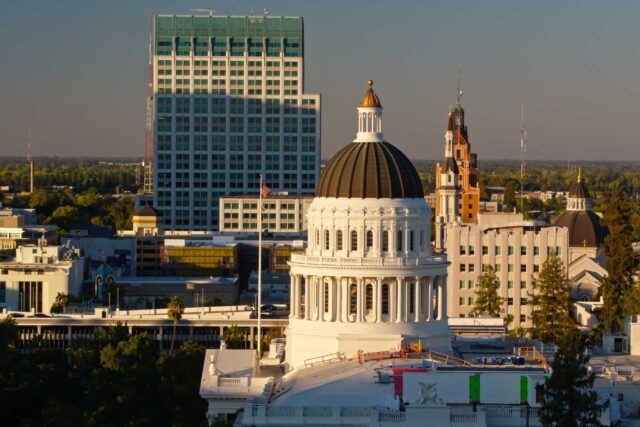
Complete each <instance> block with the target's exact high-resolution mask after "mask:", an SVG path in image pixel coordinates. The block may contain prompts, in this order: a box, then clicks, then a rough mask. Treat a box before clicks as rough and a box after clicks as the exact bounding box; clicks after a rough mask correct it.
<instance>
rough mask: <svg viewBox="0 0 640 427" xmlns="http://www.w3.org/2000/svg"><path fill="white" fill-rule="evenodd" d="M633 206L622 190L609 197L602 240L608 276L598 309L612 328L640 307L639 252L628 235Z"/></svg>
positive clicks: (616, 328) (621, 324)
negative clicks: (605, 228) (605, 231)
mask: <svg viewBox="0 0 640 427" xmlns="http://www.w3.org/2000/svg"><path fill="white" fill-rule="evenodd" d="M631 216H632V210H631V205H630V204H629V201H628V200H627V197H626V196H625V194H624V193H623V192H621V191H617V192H615V193H614V194H613V195H612V196H611V197H610V199H609V200H608V202H607V204H606V208H605V213H604V224H605V226H606V227H607V229H608V231H609V234H608V236H607V237H606V238H605V240H604V253H605V255H606V256H607V257H608V258H607V260H606V261H605V264H604V267H605V269H606V270H607V276H606V277H605V278H604V279H603V280H602V286H601V287H600V293H601V296H602V297H603V301H604V304H603V307H602V311H601V316H602V320H603V321H604V324H605V326H606V327H607V328H608V329H609V330H610V331H613V332H619V331H622V330H623V329H624V319H625V317H627V316H630V315H633V314H637V313H638V311H640V296H639V292H638V285H637V283H635V280H634V275H635V274H636V272H637V271H638V255H637V254H635V253H634V252H633V247H632V245H631V243H632V241H631V237H632V235H633V226H632V224H631Z"/></svg>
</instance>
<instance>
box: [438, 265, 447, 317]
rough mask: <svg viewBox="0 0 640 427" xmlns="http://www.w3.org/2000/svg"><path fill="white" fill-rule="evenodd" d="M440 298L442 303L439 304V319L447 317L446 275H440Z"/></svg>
mask: <svg viewBox="0 0 640 427" xmlns="http://www.w3.org/2000/svg"><path fill="white" fill-rule="evenodd" d="M439 291H440V298H441V301H442V303H441V304H440V316H439V318H440V319H444V318H445V317H447V275H446V274H445V275H444V276H441V280H440V287H439Z"/></svg>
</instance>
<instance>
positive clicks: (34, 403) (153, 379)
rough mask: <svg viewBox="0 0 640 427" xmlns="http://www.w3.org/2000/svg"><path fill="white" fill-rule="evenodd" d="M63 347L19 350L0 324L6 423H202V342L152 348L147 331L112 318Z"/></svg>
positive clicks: (7, 325) (0, 385)
mask: <svg viewBox="0 0 640 427" xmlns="http://www.w3.org/2000/svg"><path fill="white" fill-rule="evenodd" d="M96 334H97V339H96V340H93V341H89V340H80V339H76V340H74V341H73V342H72V345H71V348H70V349H68V350H62V349H50V348H43V347H39V346H38V344H37V343H36V344H35V345H34V347H33V348H30V349H29V350H28V351H26V352H24V351H19V350H18V349H17V344H18V329H17V327H16V326H15V324H14V323H13V322H12V321H10V320H7V321H4V322H1V323H0V411H1V413H2V419H3V425H7V426H26V427H30V426H33V427H35V426H51V427H58V426H60V427H62V426H104V427H112V426H113V427H116V426H118V427H120V426H159V427H162V426H166V427H170V426H171V427H182V426H184V427H198V426H202V427H204V426H207V425H208V422H207V419H206V412H207V403H206V401H205V400H204V399H202V398H201V397H200V396H199V387H200V375H201V372H202V363H203V360H204V348H203V347H202V346H200V345H198V344H195V343H191V342H187V343H184V344H183V345H182V346H181V347H180V349H178V350H177V351H176V352H175V353H173V354H167V355H161V356H158V355H157V350H156V347H155V344H154V342H153V341H152V340H150V339H149V338H148V337H147V336H146V334H140V335H131V336H130V335H128V333H127V328H126V327H124V326H122V325H116V326H114V327H112V328H110V330H108V331H102V332H100V330H96Z"/></svg>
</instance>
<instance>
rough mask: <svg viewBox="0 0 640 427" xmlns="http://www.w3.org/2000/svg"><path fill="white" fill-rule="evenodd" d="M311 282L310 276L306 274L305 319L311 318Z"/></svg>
mask: <svg viewBox="0 0 640 427" xmlns="http://www.w3.org/2000/svg"><path fill="white" fill-rule="evenodd" d="M309 288H310V284H309V276H308V275H306V276H304V320H309V319H311V304H310V301H309V299H310V298H311V292H310V289H309Z"/></svg>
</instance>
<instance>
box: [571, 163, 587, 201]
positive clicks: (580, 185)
mask: <svg viewBox="0 0 640 427" xmlns="http://www.w3.org/2000/svg"><path fill="white" fill-rule="evenodd" d="M569 197H577V198H579V199H590V198H591V196H590V195H589V190H588V189H587V186H586V185H585V184H584V182H583V180H582V170H581V169H578V179H576V182H574V183H573V184H572V185H571V187H570V188H569Z"/></svg>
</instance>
